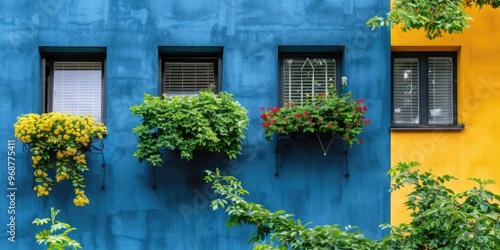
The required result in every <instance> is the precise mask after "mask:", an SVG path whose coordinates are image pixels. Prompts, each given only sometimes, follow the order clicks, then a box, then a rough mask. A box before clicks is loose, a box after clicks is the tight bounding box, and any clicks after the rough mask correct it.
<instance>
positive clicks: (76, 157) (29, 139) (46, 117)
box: [14, 112, 107, 206]
mask: <svg viewBox="0 0 500 250" xmlns="http://www.w3.org/2000/svg"><path fill="white" fill-rule="evenodd" d="M14 132H15V136H16V137H17V138H18V139H19V140H20V141H21V142H23V143H25V144H27V145H29V150H30V153H31V160H32V166H33V169H34V176H35V182H37V185H36V186H35V187H34V188H33V190H34V191H36V193H37V196H38V197H40V196H44V195H49V192H50V191H51V190H52V187H53V186H54V185H55V183H57V182H60V181H63V180H66V179H68V180H72V184H73V187H74V189H75V198H74V200H73V203H74V204H75V205H76V206H85V205H86V204H88V203H89V199H88V197H87V196H86V195H85V191H83V189H82V188H84V187H85V183H84V182H83V180H84V178H83V172H84V171H86V170H88V169H89V168H88V166H87V161H86V160H85V154H84V153H85V152H86V150H88V149H89V147H90V143H91V141H92V140H93V139H96V138H99V139H101V138H102V137H103V135H104V134H107V128H106V126H104V124H102V123H101V122H98V121H97V120H96V119H95V118H92V117H91V116H89V115H86V116H84V115H72V114H67V113H58V112H50V113H45V114H42V115H39V114H32V113H31V114H25V115H22V116H20V117H18V118H17V122H16V124H15V125H14ZM54 167H55V182H54V180H53V179H52V178H51V177H50V176H49V170H50V169H53V168H54Z"/></svg>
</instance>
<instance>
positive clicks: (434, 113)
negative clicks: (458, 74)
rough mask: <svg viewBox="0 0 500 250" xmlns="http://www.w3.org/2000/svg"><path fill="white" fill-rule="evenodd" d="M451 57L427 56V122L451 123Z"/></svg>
mask: <svg viewBox="0 0 500 250" xmlns="http://www.w3.org/2000/svg"><path fill="white" fill-rule="evenodd" d="M453 74H454V72H453V59H452V58H451V57H429V59H428V77H429V78H428V96H429V97H428V98H429V101H428V102H429V104H428V105H429V107H428V108H429V113H428V119H429V124H453V110H454V107H453V95H454V93H453Z"/></svg>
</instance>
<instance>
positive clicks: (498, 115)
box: [391, 7, 500, 223]
mask: <svg viewBox="0 0 500 250" xmlns="http://www.w3.org/2000/svg"><path fill="white" fill-rule="evenodd" d="M466 11H467V12H468V13H469V14H470V15H471V16H472V18H473V19H474V21H472V22H470V28H468V29H465V30H464V31H463V33H462V34H458V35H448V34H446V35H445V37H443V38H436V39H434V40H428V39H427V38H425V36H424V33H423V32H421V31H411V32H402V31H401V30H400V29H399V28H398V27H395V28H394V29H393V30H392V38H391V39H392V41H391V43H392V50H393V51H415V50H422V51H440V50H445V51H450V50H451V51H457V52H458V53H457V56H458V57H457V60H458V70H457V71H458V72H457V73H458V75H457V77H458V79H457V80H458V82H457V93H458V104H457V107H458V122H459V123H463V124H465V129H464V130H463V131H459V132H457V131H419V132H409V131H392V132H391V164H392V165H393V166H394V165H396V164H397V163H398V161H413V160H416V161H419V162H420V163H421V165H422V168H421V169H422V170H426V169H432V171H433V173H435V174H438V175H444V174H449V175H453V176H455V177H457V178H459V179H460V180H459V181H452V182H451V183H450V185H449V187H451V188H452V189H454V190H455V191H463V190H465V189H466V188H470V187H471V186H472V184H473V182H472V181H470V180H468V178H470V177H479V178H483V179H493V180H495V181H496V182H497V184H495V185H491V186H490V188H489V189H490V190H491V191H493V192H495V193H497V194H500V9H492V8H490V7H483V8H482V9H478V8H472V9H467V10H466ZM404 201H406V193H405V191H397V192H394V193H392V194H391V222H392V223H401V222H408V221H409V216H408V214H409V213H408V211H406V209H405V207H404V206H403V202H404Z"/></svg>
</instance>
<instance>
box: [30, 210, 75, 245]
mask: <svg viewBox="0 0 500 250" xmlns="http://www.w3.org/2000/svg"><path fill="white" fill-rule="evenodd" d="M60 211H61V210H59V209H57V210H56V209H54V208H53V207H51V208H50V218H43V219H39V218H36V219H34V220H33V224H36V225H37V226H43V225H46V224H47V225H48V224H49V223H50V228H49V229H48V230H47V229H44V230H43V231H41V232H39V233H37V234H36V235H35V238H36V242H37V243H38V244H44V245H47V250H54V249H67V248H72V249H78V248H80V249H82V245H81V244H80V243H78V242H77V241H76V240H73V239H72V238H70V237H69V236H68V234H69V233H70V232H72V231H74V230H76V228H74V227H71V226H70V225H69V224H68V223H65V222H61V221H57V220H56V216H57V215H58V214H59V212H60Z"/></svg>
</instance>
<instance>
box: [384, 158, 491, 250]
mask: <svg viewBox="0 0 500 250" xmlns="http://www.w3.org/2000/svg"><path fill="white" fill-rule="evenodd" d="M417 166H419V163H417V162H409V163H399V164H398V165H397V166H395V167H393V168H391V170H389V174H390V175H391V178H392V181H393V183H394V184H393V185H392V187H391V189H390V190H391V191H396V190H398V189H400V188H401V187H403V186H410V187H411V188H412V191H411V192H410V193H409V194H408V201H406V202H405V206H406V207H407V208H408V209H409V210H410V211H411V214H410V215H411V217H412V220H411V222H410V223H407V224H406V223H403V224H400V225H388V224H384V225H383V226H382V227H383V228H388V229H390V231H391V232H390V234H388V235H387V237H385V238H384V241H383V245H384V246H385V247H386V248H388V249H478V250H479V249H481V250H485V249H499V248H500V208H499V205H498V204H499V202H500V196H499V195H496V194H494V193H492V192H490V191H488V190H486V186H487V185H490V184H493V183H494V182H493V181H492V180H481V179H477V178H471V180H472V181H474V182H475V183H476V184H477V186H476V187H474V188H472V189H470V190H467V191H464V192H461V193H455V192H454V191H453V190H451V189H449V188H447V187H446V186H445V184H446V183H447V182H449V181H451V180H455V179H456V178H455V177H453V176H450V175H444V176H435V175H433V174H432V173H430V172H425V173H420V172H419V170H418V169H417V170H415V169H414V168H415V167H417Z"/></svg>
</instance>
